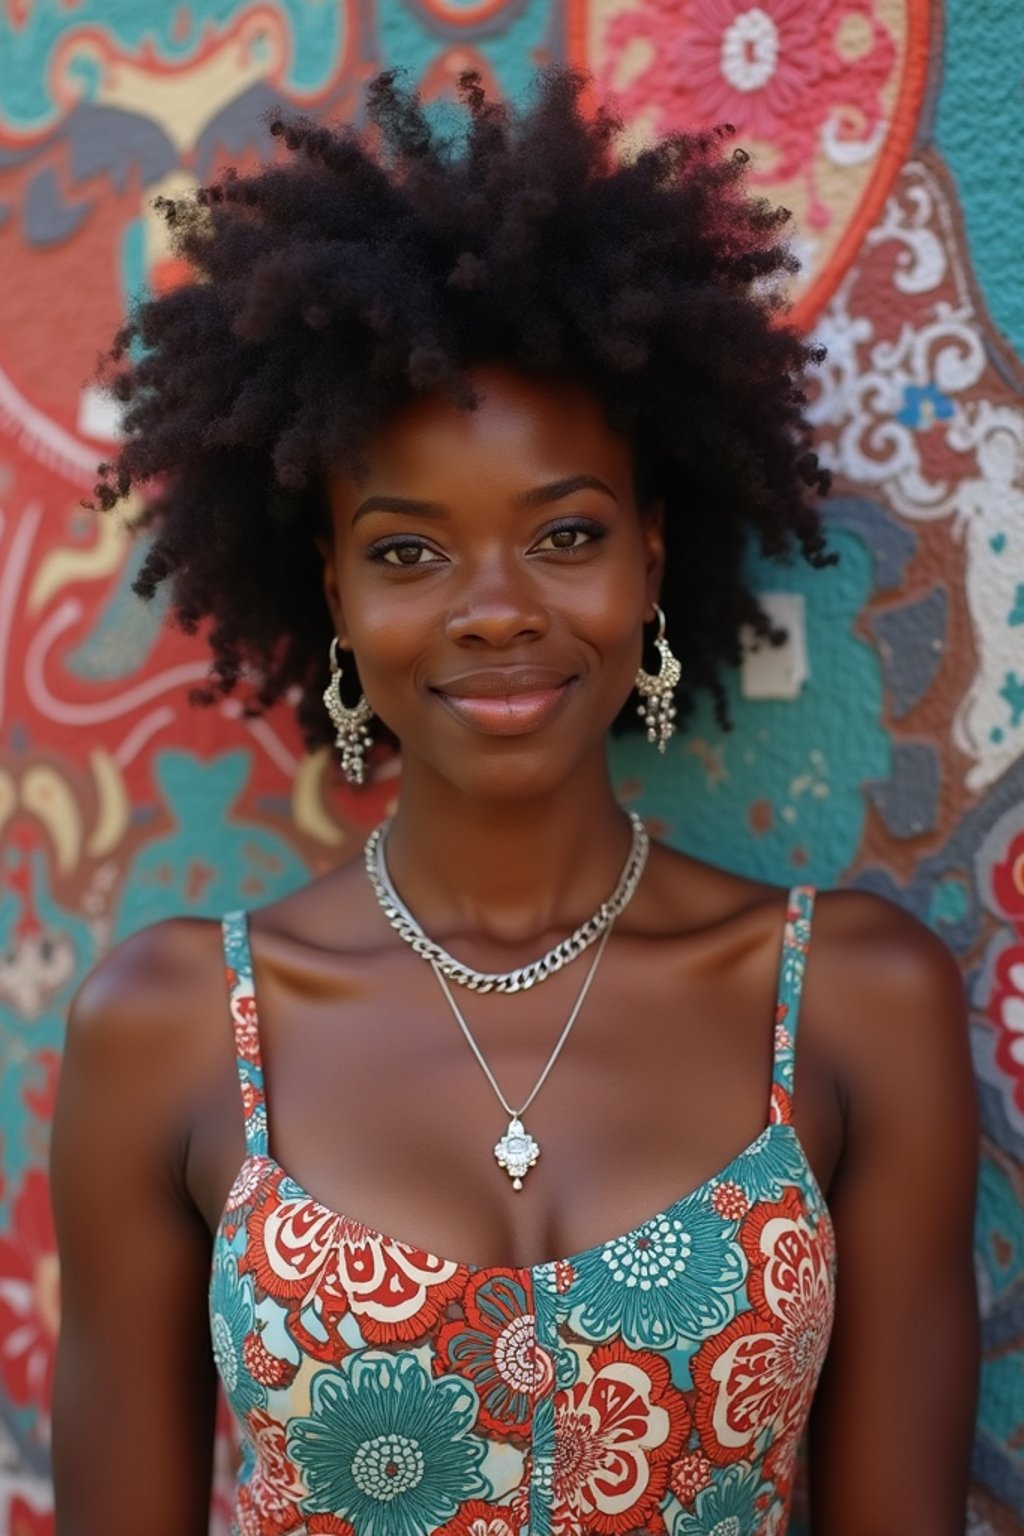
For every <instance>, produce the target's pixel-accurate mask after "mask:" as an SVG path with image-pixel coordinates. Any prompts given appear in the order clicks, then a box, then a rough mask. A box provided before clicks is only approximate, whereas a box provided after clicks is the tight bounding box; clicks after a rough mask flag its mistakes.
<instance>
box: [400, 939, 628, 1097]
mask: <svg viewBox="0 0 1024 1536" xmlns="http://www.w3.org/2000/svg"><path fill="white" fill-rule="evenodd" d="M614 921H615V920H614V918H613V919H612V922H611V923H609V924H608V926H607V928H606V929H605V930H604V932H603V933H602V935H601V942H600V944H599V945H598V946H597V952H596V954H595V955H594V958H593V960H591V962H590V967H589V969H588V971H587V974H586V978H585V979H584V982H583V985H582V987H581V988H580V991H579V996H578V997H577V999H576V1002H575V1003H574V1004H573V1009H572V1012H571V1013H570V1015H569V1017H568V1018H567V1019H566V1021H565V1028H564V1029H563V1030H562V1033H561V1034H560V1035H559V1037H558V1039H557V1041H556V1042H555V1048H554V1050H553V1051H552V1052H551V1055H550V1056H549V1057H548V1059H547V1065H546V1066H545V1068H544V1070H543V1072H542V1073H541V1074H540V1077H538V1079H537V1081H536V1082H535V1083H534V1085H533V1088H532V1090H531V1092H530V1095H529V1097H528V1098H527V1099H525V1100H524V1102H523V1103H522V1105H521V1106H520V1108H519V1109H513V1108H512V1105H511V1104H510V1103H509V1102H508V1099H506V1097H505V1095H504V1094H503V1093H502V1091H501V1089H500V1088H499V1087H498V1083H497V1079H496V1078H495V1076H494V1073H493V1072H492V1071H491V1069H490V1067H489V1066H488V1065H487V1062H486V1061H485V1060H484V1054H483V1052H482V1051H481V1049H480V1047H479V1046H478V1045H477V1043H476V1041H475V1040H474V1039H473V1035H472V1033H471V1031H470V1028H469V1025H468V1024H467V1023H466V1021H465V1019H464V1018H463V1017H462V1013H461V1011H460V1009H459V1005H458V1003H457V1002H456V1001H455V999H454V997H453V996H452V993H451V988H450V987H449V985H448V983H447V981H446V980H445V977H444V972H443V970H442V969H441V967H440V965H439V964H438V963H437V961H436V960H431V962H430V964H431V968H432V970H433V972H434V975H435V976H436V977H437V979H438V981H439V982H440V983H441V990H442V991H443V992H444V995H445V997H446V998H447V999H448V1002H449V1004H450V1005H451V1010H452V1013H454V1015H455V1017H456V1019H457V1020H458V1021H459V1028H460V1029H461V1030H462V1033H463V1034H464V1035H465V1037H466V1040H467V1041H468V1043H469V1047H470V1049H471V1050H472V1052H473V1055H474V1056H475V1057H476V1059H477V1061H478V1062H479V1063H480V1065H481V1067H483V1069H484V1073H485V1075H486V1077H487V1081H488V1082H489V1083H490V1085H491V1087H492V1088H493V1089H494V1092H495V1093H496V1094H497V1096H498V1100H499V1102H500V1104H501V1107H502V1109H503V1110H504V1111H505V1113H506V1114H507V1115H508V1117H509V1119H510V1120H519V1119H520V1118H521V1117H522V1116H523V1115H525V1114H526V1111H527V1110H528V1109H529V1107H530V1105H531V1104H532V1103H533V1101H534V1099H535V1098H536V1097H537V1095H538V1093H540V1090H541V1089H542V1088H543V1086H544V1084H545V1083H546V1082H547V1079H548V1073H549V1072H550V1071H551V1068H552V1067H553V1066H554V1064H555V1062H556V1061H557V1060H558V1057H559V1054H560V1052H561V1049H562V1046H563V1045H564V1044H565V1042H566V1041H567V1040H568V1038H569V1031H570V1030H571V1029H572V1027H573V1025H574V1024H575V1023H576V1018H577V1015H578V1014H579V1011H580V1009H581V1008H582V1007H583V1003H584V1001H585V999H586V996H587V993H588V992H589V991H590V983H591V982H592V981H593V979H594V975H595V973H596V971H597V967H598V966H599V965H600V963H601V956H602V955H603V954H604V951H605V945H606V944H607V943H608V940H609V939H610V938H611V932H612V924H613V923H614Z"/></svg>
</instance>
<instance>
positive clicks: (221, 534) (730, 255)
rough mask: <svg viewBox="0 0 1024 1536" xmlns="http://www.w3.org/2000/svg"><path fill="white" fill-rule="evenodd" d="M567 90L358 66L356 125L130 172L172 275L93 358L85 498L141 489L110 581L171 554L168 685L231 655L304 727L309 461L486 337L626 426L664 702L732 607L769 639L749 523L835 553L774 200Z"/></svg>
mask: <svg viewBox="0 0 1024 1536" xmlns="http://www.w3.org/2000/svg"><path fill="white" fill-rule="evenodd" d="M587 89H588V80H587V77H586V76H585V75H583V74H581V73H579V72H577V71H574V70H569V69H564V68H559V69H552V70H548V71H544V72H542V73H541V74H540V75H539V77H538V79H537V82H536V89H535V92H534V95H533V98H532V100H531V102H530V103H529V104H528V105H526V106H525V107H523V108H521V109H520V110H518V111H515V110H513V109H512V108H510V107H509V106H508V105H507V104H504V103H502V102H500V101H496V100H493V99H490V98H488V97H487V95H486V94H485V92H484V90H483V89H482V87H481V83H480V79H479V76H478V75H477V74H475V73H466V74H464V75H463V76H462V77H461V80H460V83H459V93H460V96H461V100H462V103H463V105H464V108H465V109H466V110H465V111H464V113H463V114H462V119H461V124H460V126H459V127H458V128H457V129H452V128H451V126H450V121H451V120H450V118H449V126H448V127H447V128H443V127H442V125H441V123H442V120H441V119H437V120H433V119H432V118H431V117H430V116H429V115H428V113H427V112H426V111H425V110H424V108H423V106H422V104H421V103H420V101H419V99H418V97H417V95H416V94H415V92H414V91H412V90H410V89H408V88H407V87H406V86H404V85H403V84H402V83H400V81H399V79H398V78H397V72H396V71H386V72H385V73H383V74H380V75H378V76H377V78H376V79H375V80H374V81H372V82H371V84H370V86H369V94H368V106H367V111H368V118H369V125H368V126H367V128H365V129H363V130H357V129H356V128H354V127H352V126H341V127H332V126H326V125H324V124H322V123H318V122H315V121H311V120H309V119H306V118H301V117H296V116H292V115H282V114H280V113H278V114H275V115H273V116H272V118H271V121H270V130H271V132H272V133H273V134H274V135H275V136H276V137H277V138H278V139H280V140H283V143H284V146H285V147H286V149H287V150H288V151H290V152H291V155H290V156H285V155H284V154H281V155H280V156H279V158H278V159H277V160H276V161H274V162H273V163H270V164H267V165H265V166H263V167H262V168H260V169H258V170H257V171H255V172H254V173H253V174H250V175H245V176H241V175H238V174H237V173H236V172H234V171H232V170H228V171H227V172H225V173H224V174H223V176H222V177H221V178H220V179H219V180H218V181H217V182H216V183H215V184H213V185H211V186H207V187H205V188H202V189H200V190H199V191H198V192H197V193H195V194H194V195H193V196H191V197H188V198H183V199H178V200H175V201H171V200H167V199H159V200H158V204H157V206H158V207H159V208H160V210H161V212H162V214H163V217H164V218H165V219H166V221H167V223H168V225H169V226H170V227H171V230H172V233H173V235H174V240H175V246H176V249H177V252H178V254H179V255H180V256H181V257H183V258H184V259H185V260H186V261H187V263H188V264H189V265H190V267H191V269H192V271H193V272H194V274H195V278H194V280H190V281H186V282H185V283H184V284H183V285H181V286H179V287H177V288H175V289H173V290H171V291H170V292H167V293H164V294H161V295H159V296H158V297H155V298H150V299H148V300H145V301H144V302H142V303H140V304H139V305H138V307H137V309H136V311H135V312H134V314H133V315H132V316H131V317H130V318H129V320H128V322H127V323H126V324H125V325H124V326H123V327H122V329H121V330H120V331H119V333H118V335H117V337H116V339H115V342H114V345H113V347H112V349H111V351H110V352H109V353H108V354H107V356H106V358H105V360H104V362H103V365H102V368H101V374H102V376H103V378H104V379H105V381H106V383H107V385H108V387H110V388H111V389H112V390H113V392H114V393H115V394H116V396H117V397H118V398H119V399H120V400H121V401H123V402H124V404H125V413H124V428H125V439H124V442H123V444H122V445H121V447H120V450H119V452H118V454H117V456H116V457H115V458H114V459H113V461H112V462H110V463H106V464H102V465H101V466H100V468H99V475H100V480H99V484H98V485H97V487H96V493H95V501H94V502H93V503H90V505H93V506H98V507H100V508H103V509H105V510H110V509H112V508H114V507H115V506H117V504H118V503H119V502H121V501H122V500H123V499H124V498H126V497H127V496H128V495H129V494H130V493H131V492H132V491H133V490H143V491H144V498H143V508H142V511H141V512H140V513H139V514H138V516H137V517H136V519H135V522H134V526H136V527H145V528H152V529H153V531H154V536H153V539H152V542H151V544H150V547H149V549H148V552H147V554H146V557H145V561H144V563H143V565H142V567H141V570H140V573H139V575H138V577H137V579H136V581H135V583H134V587H135V591H136V592H137V593H138V594H139V596H141V597H143V598H147V599H148V598H151V597H152V596H153V595H154V593H155V591H156V589H157V587H158V586H159V585H160V584H161V583H162V582H164V581H170V583H171V588H170V590H171V614H172V616H173V618H174V619H175V620H176V621H177V623H178V624H179V625H181V626H182V627H183V628H184V629H185V630H186V631H189V632H194V631H195V630H196V629H197V627H198V626H199V624H200V623H201V622H202V621H205V620H210V621H211V622H210V626H209V643H210V646H211V649H212V652H213V661H212V666H211V673H210V680H209V686H208V687H206V688H204V689H199V690H196V691H195V692H194V694H193V698H196V699H198V700H199V701H200V702H205V703H212V702H214V701H215V699H216V698H217V697H218V695H222V694H227V693H230V692H231V691H232V690H233V689H235V688H236V687H237V685H238V683H239V681H240V680H242V682H243V684H244V685H245V689H246V690H247V692H248V697H247V698H246V701H245V707H246V711H247V712H248V713H250V714H259V713H262V712H263V711H264V710H266V709H267V708H268V707H269V706H271V705H272V704H274V703H275V701H277V700H278V699H279V698H281V696H282V695H285V694H287V696H288V697H289V699H291V700H292V701H293V702H295V705H296V710H297V716H298V721H299V725H300V728H301V730H302V734H303V736H304V739H305V741H306V743H307V745H308V746H309V747H310V748H313V747H316V746H318V745H320V744H322V743H324V742H329V741H330V740H331V739H332V733H331V726H330V723H329V721H328V719H327V715H326V713H325V711H324V710H323V708H322V705H321V702H320V695H321V692H322V690H323V688H324V687H325V685H326V683H327V678H328V670H327V653H328V646H329V643H330V639H331V635H332V628H331V620H330V615H329V613H328V610H327V606H326V603H325V602H324V600H323V597H322V587H321V572H320V561H319V556H318V554H317V552H316V545H315V536H316V535H317V534H323V533H325V532H326V523H325V516H326V514H325V503H326V498H325V494H324V477H325V472H326V470H327V469H328V468H329V467H330V466H332V465H341V466H345V467H347V468H349V469H350V470H351V472H352V473H353V474H354V475H356V476H358V475H359V474H360V473H361V471H362V468H363V465H362V461H361V453H362V451H363V450H364V449H365V446H366V444H367V442H368V440H369V438H370V436H371V434H372V433H373V431H374V429H375V428H376V427H377V426H378V425H379V424H380V423H382V422H383V421H384V420H385V419H386V418H387V417H388V415H389V414H390V413H392V412H393V411H394V410H395V409H396V408H397V407H398V406H399V405H401V404H402V403H403V402H404V401H406V400H407V399H408V398H409V397H410V396H411V395H413V394H415V393H416V392H418V391H442V392H444V393H445V394H446V395H447V396H448V397H449V398H450V399H452V400H453V401H454V402H456V403H457V404H458V405H459V406H462V407H465V408H467V409H472V408H473V406H474V404H475V396H474V392H473V389H472V386H471V383H470V380H469V378H468V377H467V373H466V370H467V369H468V368H469V367H471V366H472V365H473V364H474V363H480V362H485V361H502V362H505V363H508V364H510V365H513V366H516V367H520V368H522V369H524V370H529V371H533V372H535V373H537V374H541V375H549V376H552V375H565V376H570V377H575V378H579V379H582V380H583V381H584V382H585V383H586V384H587V386H588V387H589V388H590V389H591V390H592V391H593V392H594V394H595V395H596V397H597V398H598V399H599V400H600V401H601V403H602V405H603V407H604V410H605V412H606V415H607V418H608V420H609V422H610V424H611V425H612V427H613V428H615V429H616V430H621V431H623V432H625V433H627V434H628V435H629V437H630V439H631V442H632V445H633V449H634V460H635V464H636V476H637V489H638V495H639V496H640V498H641V504H642V505H643V504H646V503H649V502H651V501H652V500H653V499H654V498H655V497H660V498H663V499H664V503H665V510H666V515H665V536H666V550H667V564H666V575H665V583H664V593H663V598H662V602H663V606H664V609H665V612H666V617H667V622H668V634H669V636H670V639H671V643H672V647H673V649H674V651H675V652H676V654H677V655H678V656H679V658H680V660H681V662H682V665H683V682H682V684H681V685H680V689H679V699H678V701H677V704H678V709H679V715H680V718H681V719H682V718H685V715H686V713H687V711H688V710H689V709H691V708H692V705H693V699H694V694H695V691H696V690H699V689H707V690H710V692H711V694H712V697H713V700H714V705H715V711H716V714H717V716H718V718H719V720H720V721H721V722H722V723H723V725H727V724H728V719H727V710H726V698H725V690H724V687H723V684H722V681H721V668H722V666H723V665H725V664H731V665H735V664H737V663H738V662H739V660H740V654H741V653H740V640H739V632H740V627H741V625H743V624H750V625H751V626H752V627H753V629H754V631H755V632H756V633H757V634H758V635H760V636H762V637H763V638H764V639H765V640H767V641H769V642H770V643H779V641H781V640H782V639H783V638H784V632H782V631H778V630H775V629H774V628H773V627H772V626H771V624H770V621H769V619H768V617H767V615H766V614H765V613H764V611H763V610H762V609H761V608H760V606H759V605H758V603H757V600H756V597H755V596H754V594H753V593H752V592H751V591H750V590H749V589H748V587H747V586H746V585H745V583H744V580H743V576H742V563H743V558H744V554H745V551H746V547H747V543H748V540H749V538H750V536H751V535H753V536H755V537H756V539H757V541H758V544H759V547H760V550H761V552H762V553H763V554H765V555H769V556H774V557H776V558H780V559H792V557H793V551H794V547H795V546H798V547H799V549H800V551H801V553H802V554H803V556H804V557H805V558H806V559H807V560H808V561H809V562H810V563H811V564H812V565H815V566H823V565H826V564H829V563H831V561H832V560H833V559H834V558H835V556H834V555H832V554H830V553H828V552H827V551H826V548H825V539H824V535H823V529H822V520H821V514H820V511H819V509H818V507H817V505H816V497H817V496H818V495H819V494H823V493H824V492H825V491H826V490H827V488H828V476H827V473H826V471H825V470H824V469H822V468H821V466H820V465H819V464H818V461H817V458H816V457H815V455H814V453H813V452H812V451H811V449H810V429H809V426H808V423H807V420H806V416H805V414H804V409H803V408H804V404H805V395H804V390H803V379H804V375H805V371H806V369H807V367H808V364H809V363H811V362H813V361H817V360H818V353H817V351H816V349H815V348H813V347H811V346H808V345H807V344H806V343H805V342H804V341H803V340H802V339H801V338H800V336H799V335H798V334H797V333H796V332H795V331H794V330H793V329H792V328H790V327H789V326H787V325H786V324H785V323H784V320H783V315H782V310H783V299H782V298H781V296H780V293H779V279H781V278H783V277H784V275H785V274H787V273H789V272H792V271H793V270H794V269H795V267H796V262H795V260H794V258H793V256H792V254H791V253H790V251H789V249H788V246H787V244H786V242H785V240H784V238H783V234H782V231H783V226H784V225H785V223H786V221H787V219H788V217H789V215H788V213H787V212H786V210H785V209H780V208H773V207H771V206H770V205H769V204H768V203H766V202H765V201H764V200H762V199H758V198H754V197H751V196H750V195H749V193H748V192H747V190H746V189H745V186H744V166H745V163H746V160H747V156H746V155H745V154H744V152H743V151H742V150H739V149H733V150H732V151H731V152H730V149H729V144H728V139H729V136H730V135H731V133H732V129H731V128H730V127H729V126H728V125H725V126H722V127H718V128H714V129H711V130H709V131H708V132H703V133H693V134H673V135H671V136H668V137H666V138H663V139H662V140H660V141H659V142H658V143H656V144H655V145H654V146H653V147H650V148H645V149H643V150H641V151H639V152H637V153H635V154H633V155H631V156H627V155H625V154H622V153H619V152H618V150H617V139H618V135H619V133H620V131H621V128H622V124H621V122H620V121H619V119H618V118H617V117H616V116H615V114H614V113H613V112H612V111H611V110H610V109H609V108H608V107H606V106H604V107H598V108H597V109H596V111H593V112H590V111H588V110H586V108H585V96H586V92H587ZM620 718H621V719H622V720H623V722H624V721H625V720H626V719H627V718H628V719H629V720H630V721H632V720H633V712H632V711H629V712H628V713H627V712H626V711H624V712H623V716H622V717H620Z"/></svg>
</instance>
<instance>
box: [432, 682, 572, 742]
mask: <svg viewBox="0 0 1024 1536" xmlns="http://www.w3.org/2000/svg"><path fill="white" fill-rule="evenodd" d="M574 681H575V679H574V678H571V677H570V678H565V679H562V680H560V681H558V682H553V681H547V680H545V681H544V682H541V680H540V679H537V680H536V681H534V680H530V681H527V680H526V679H523V680H522V681H520V680H516V681H513V680H511V679H510V680H509V681H508V682H507V683H506V684H505V685H504V686H505V687H506V688H507V691H505V692H500V691H497V690H498V689H500V688H501V687H502V686H503V685H502V684H501V682H500V681H499V680H497V679H491V678H488V679H487V680H486V681H484V680H483V679H481V680H480V681H479V683H476V686H475V687H474V680H470V679H467V680H465V682H460V683H453V684H452V685H451V686H452V687H453V688H455V689H458V691H457V692H451V693H449V692H448V691H447V689H445V688H436V689H434V690H433V691H434V693H435V694H436V696H437V697H438V698H439V699H440V701H441V703H442V704H444V705H445V707H446V708H447V709H448V710H449V712H450V713H451V714H453V715H454V716H455V718H456V719H457V720H461V721H462V722H463V724H464V725H469V726H472V727H473V729H474V730H477V731H483V732H484V733H485V734H486V735H489V736H522V735H525V734H527V732H529V731H536V730H538V729H539V728H540V727H541V726H542V725H546V724H547V723H548V721H549V720H551V719H552V718H553V717H554V716H555V715H556V714H557V713H558V712H559V710H560V709H562V708H563V706H564V704H565V702H566V699H567V698H568V696H569V692H570V689H571V686H572V684H573V682H574ZM524 683H525V686H523V684H524ZM477 689H479V690H480V691H477Z"/></svg>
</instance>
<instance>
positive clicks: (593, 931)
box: [363, 811, 651, 992]
mask: <svg viewBox="0 0 1024 1536" xmlns="http://www.w3.org/2000/svg"><path fill="white" fill-rule="evenodd" d="M629 819H630V821H631V823H632V826H633V841H632V844H631V845H630V850H629V857H628V858H627V859H626V862H625V864H624V865H623V868H622V873H621V875H620V876H619V880H618V884H617V885H616V887H615V889H614V891H613V892H612V894H611V895H610V896H609V897H608V899H607V901H603V902H602V903H601V905H600V906H599V907H598V909H597V911H596V912H595V913H594V915H593V916H592V917H588V918H587V920H586V922H584V923H581V924H580V926H579V927H578V928H577V929H576V930H575V932H574V933H571V934H570V935H569V937H568V938H567V939H562V940H561V942H560V943H558V944H556V945H555V946H554V948H553V949H549V950H548V952H547V954H546V955H542V956H541V957H540V959H539V960H533V961H531V962H530V963H529V965H523V966H519V967H517V969H516V970H514V971H475V970H473V968H472V966H469V965H464V964H463V963H462V961H461V960H456V958H455V956H454V955H450V954H449V953H448V951H447V950H446V949H444V948H442V946H441V945H440V944H437V943H435V941H434V940H433V939H431V938H428V937H427V935H426V934H425V933H424V932H423V929H422V928H421V927H420V925H419V923H418V922H417V921H416V919H415V918H414V917H413V915H412V913H411V912H410V911H409V909H408V907H407V906H406V905H405V904H404V902H403V901H402V899H401V897H400V896H399V894H398V892H397V891H396V890H395V888H394V886H393V885H392V883H391V877H390V875H389V873H388V866H387V861H386V859H385V856H384V844H385V841H386V835H387V823H386V822H383V823H382V824H381V825H380V826H379V827H375V828H374V830H373V831H372V832H371V833H370V835H369V837H368V838H367V839H366V847H365V849H364V850H363V862H364V864H365V866H366V876H367V879H368V880H369V882H370V886H371V888H372V890H373V894H374V895H375V896H376V898H377V901H378V903H379V904H380V907H381V910H382V911H383V913H384V916H385V917H386V918H387V920H388V922H389V923H390V924H391V926H392V928H393V929H394V930H395V932H396V933H397V934H398V936H399V938H402V939H404V940H405V942H406V943H407V944H408V945H409V946H410V947H411V948H412V949H413V950H414V951H415V953H416V954H418V955H421V956H422V957H423V959H424V960H428V961H429V962H430V964H431V965H432V966H434V967H435V969H436V970H437V971H438V972H439V973H440V974H441V975H443V976H445V977H446V978H447V979H448V981H454V982H456V983H457V984H458V985H459V986H460V987H468V988H469V989H470V991H471V992H525V991H527V990H528V989H529V988H530V987H532V986H534V985H536V984H537V983H538V982H541V981H546V980H547V978H548V977H549V976H553V975H554V974H555V972H556V971H560V970H561V969H562V967H563V965H568V964H569V962H570V961H571V960H575V959H576V958H577V957H578V956H579V955H581V954H582V953H583V951H584V950H585V949H589V947H590V945H591V944H593V943H594V942H595V940H597V939H599V938H600V937H601V935H602V934H604V933H607V932H608V930H609V929H610V927H611V925H612V923H613V922H614V921H615V919H616V918H617V917H618V915H619V913H620V912H622V911H623V909H624V908H625V907H626V905H627V904H628V902H629V901H630V899H631V898H632V896H633V892H634V891H635V890H636V888H637V886H638V885H639V884H640V877H641V875H642V874H643V872H644V867H645V865H646V863H647V854H648V851H649V849H650V845H651V844H650V838H649V837H648V835H647V829H646V828H645V827H644V824H643V822H642V821H641V820H640V818H639V816H637V815H635V814H634V812H632V811H630V812H629Z"/></svg>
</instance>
